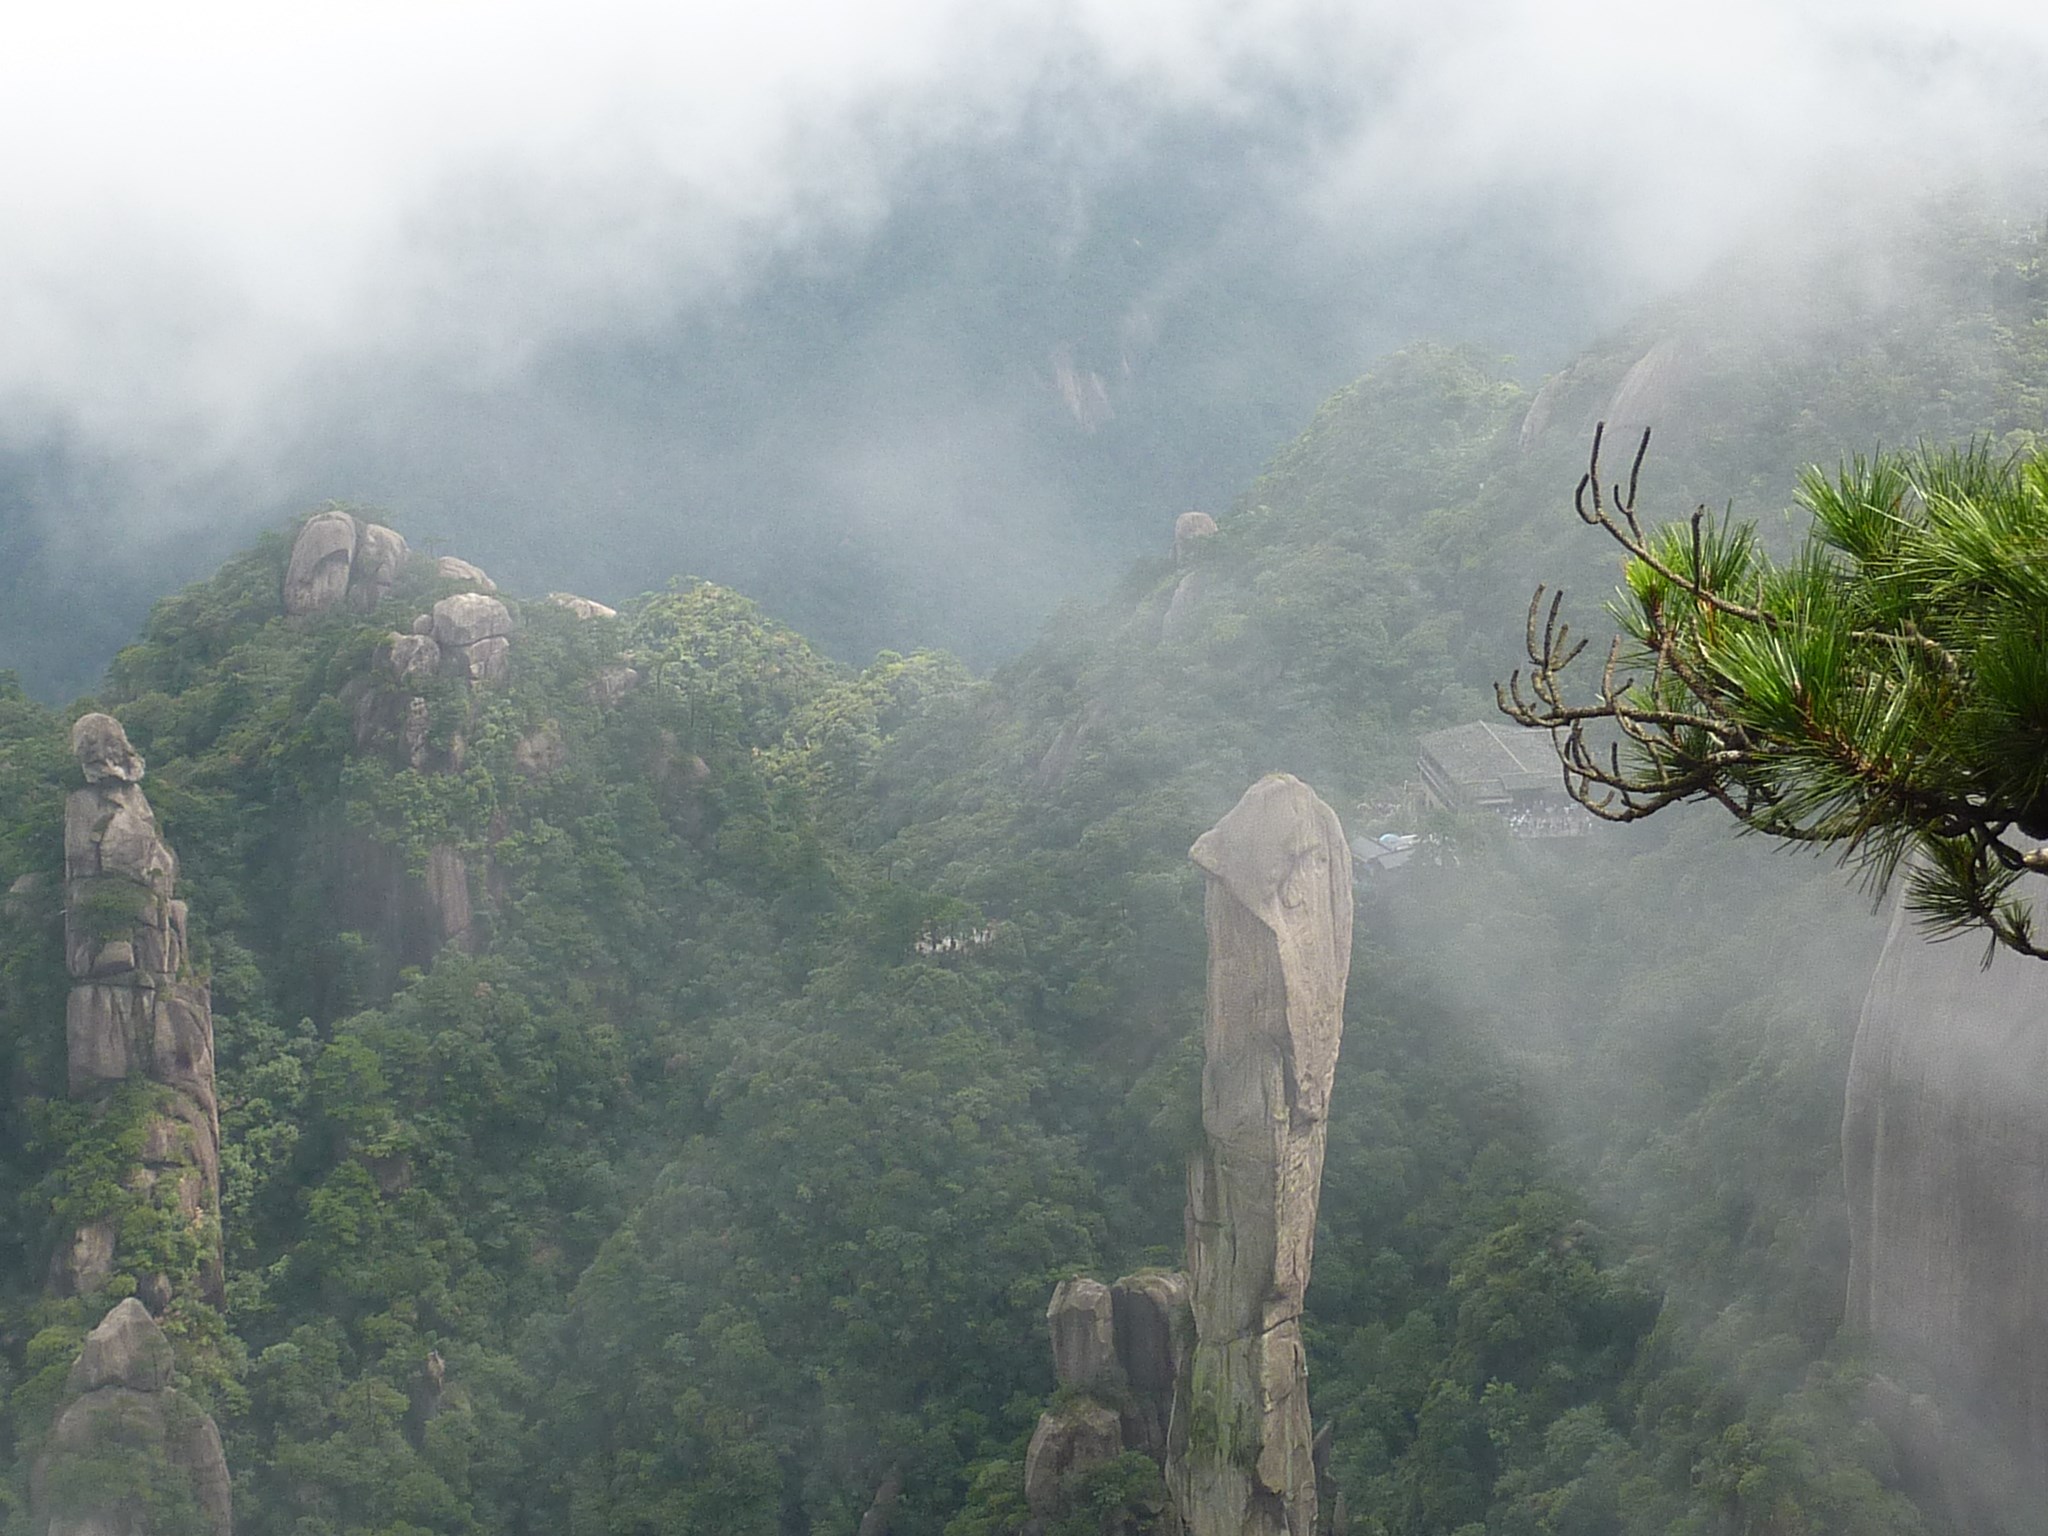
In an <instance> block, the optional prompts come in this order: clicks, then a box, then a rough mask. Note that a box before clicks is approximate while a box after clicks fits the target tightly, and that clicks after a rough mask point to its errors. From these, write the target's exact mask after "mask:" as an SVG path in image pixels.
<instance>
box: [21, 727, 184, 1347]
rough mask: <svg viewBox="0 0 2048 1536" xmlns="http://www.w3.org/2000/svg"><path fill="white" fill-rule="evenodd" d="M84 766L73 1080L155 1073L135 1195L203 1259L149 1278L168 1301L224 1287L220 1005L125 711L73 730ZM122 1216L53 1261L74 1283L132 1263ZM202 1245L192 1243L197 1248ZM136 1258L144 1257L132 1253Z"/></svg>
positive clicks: (69, 1032)
mask: <svg viewBox="0 0 2048 1536" xmlns="http://www.w3.org/2000/svg"><path fill="white" fill-rule="evenodd" d="M71 748H72V751H73V752H74V753H75V754H76V756H77V758H78V766H79V768H80V769H81V771H83V773H84V775H85V787H84V788H83V789H77V790H73V791H72V793H71V796H70V798H69V799H68V800H67V801H66V802H65V806H64V909H65V911H64V951H65V962H66V964H67V966H68V967H69V969H70V972H71V996H70V1000H69V1003H68V1005H67V1008H66V1013H65V1036H66V1045H67V1049H68V1056H69V1091H70V1094H71V1097H72V1098H74V1099H79V1100H84V1101H88V1102H97V1103H104V1102H107V1101H109V1100H111V1099H113V1098H114V1096H115V1095H116V1094H117V1093H118V1092H120V1091H121V1090H122V1089H124V1088H125V1087H127V1086H129V1085H130V1084H137V1083H139V1084H143V1085H147V1086H146V1089H145V1092H146V1096H147V1097H146V1102H145V1105H144V1109H143V1114H144V1122H143V1135H142V1146H141V1150H140V1156H139V1158H138V1161H137V1162H136V1164H135V1166H134V1168H133V1169H132V1170H131V1171H130V1172H129V1174H128V1175H127V1178H126V1184H127V1187H128V1190H129V1192H130V1193H131V1194H133V1195H135V1196H137V1197H139V1198H141V1199H144V1200H147V1201H149V1202H150V1203H151V1204H153V1205H155V1206H156V1207H157V1208H158V1209H159V1210H161V1211H164V1212H165V1213H167V1214H169V1215H171V1218H172V1220H173V1221H174V1222H176V1223H182V1224H183V1227H184V1229H185V1231H186V1232H189V1234H190V1235H191V1237H192V1238H193V1240H194V1241H195V1243H196V1246H197V1260H196V1262H195V1263H192V1264H190V1265H184V1264H180V1265H178V1266H176V1267H177V1268H179V1269H180V1270H182V1273H178V1274H173V1273H171V1272H170V1271H169V1269H167V1268H158V1269H151V1270H149V1271H148V1272H145V1273H140V1274H138V1275H137V1276H136V1280H137V1286H138V1293H139V1294H140V1296H141V1297H142V1299H143V1301H144V1302H146V1303H147V1304H148V1306H149V1307H150V1309H151V1310H152V1311H155V1312H159V1313H160V1312H162V1311H163V1310H164V1308H165V1307H167V1306H168V1305H169V1304H170V1302H171V1299H172V1296H173V1294H174V1293H177V1292H178V1291H180V1290H186V1291H190V1290H194V1289H196V1291H197V1292H198V1295H199V1297H200V1298H201V1299H203V1300H205V1301H208V1302H212V1303H215V1304H218V1303H219V1302H220V1299H221V1287H222V1271H221V1243H220V1107H219V1103H218V1100H217V1099H216V1097H215V1093H214V1075H213V1007H212V1000H211V998H210V997H209V995H208V991H207V987H206V984H205V983H204V982H200V981H195V980H193V979H192V977H191V974H190V970H189V967H188V966H187V964H186V953H185V904H184V903H183V902H182V901H179V900H177V899H175V896H174V894H173V893H174V891H175V888H176V885H177V877H178V861H177V858H176V856H175V855H173V854H172V852H171V850H170V848H169V846H168V845H167V844H166V843H165V842H164V840H163V839H162V838H161V837H160V836H158V835H157V828H156V817H155V814H154V813H153V812H152V811H151V810H150V805H149V800H148V798H147V797H146V796H145V795H144V794H143V792H142V773H143V761H142V758H141V757H140V756H139V755H138V754H137V753H136V751H135V749H134V748H133V747H132V746H130V745H129V742H128V736H127V733H126V732H125V731H123V730H122V728H121V722H120V721H118V720H116V719H115V718H114V717H113V716H112V715H100V714H94V715H86V716H84V717H83V718H81V719H80V720H79V721H78V723H77V724H76V725H74V726H73V727H72V728H71ZM120 1227H121V1222H120V1220H119V1218H118V1216H115V1215H108V1216H104V1217H101V1218H100V1219H98V1220H96V1221H93V1222H90V1223H88V1224H87V1225H86V1226H84V1227H82V1228H80V1229H79V1230H78V1231H77V1232H76V1233H74V1234H73V1235H72V1238H71V1240H70V1242H69V1244H68V1245H67V1246H65V1247H64V1248H61V1249H60V1250H59V1251H58V1253H57V1254H56V1256H55V1257H54V1259H53V1260H52V1262H51V1266H50V1269H51V1273H50V1279H51V1284H52V1286H53V1288H54V1289H55V1290H56V1291H57V1292H58V1293H59V1294H61V1295H79V1294H85V1293H88V1292H91V1291H95V1290H98V1289H99V1288H100V1287H101V1286H102V1285H104V1284H105V1283H106V1282H107V1280H108V1279H109V1278H110V1277H111V1276H112V1275H113V1274H114V1272H115V1270H116V1268H117V1267H119V1266H121V1264H122V1261H123V1259H124V1255H122V1254H120V1253H118V1252H117V1249H118V1247H119V1232H120ZM181 1246H182V1245H181ZM187 1251H188V1252H189V1251H190V1249H189V1247H188V1248H187ZM127 1257H129V1258H130V1260H131V1262H132V1256H127Z"/></svg>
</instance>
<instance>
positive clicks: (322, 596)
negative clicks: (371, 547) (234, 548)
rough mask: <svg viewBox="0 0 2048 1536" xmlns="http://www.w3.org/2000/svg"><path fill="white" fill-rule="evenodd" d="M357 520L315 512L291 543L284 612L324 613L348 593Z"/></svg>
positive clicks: (344, 514)
mask: <svg viewBox="0 0 2048 1536" xmlns="http://www.w3.org/2000/svg"><path fill="white" fill-rule="evenodd" d="M357 534H358V529H357V526H356V520H355V519H354V518H353V517H350V516H349V515H348V513H346V512H316V513H314V514H313V515H312V516H311V517H309V518H307V519H306V521H305V523H304V525H303V526H302V527H301V528H300V529H299V536H298V538H296V539H295V540H293V541H292V553H291V560H290V562H289V563H288V564H287V565H286V567H285V573H284V611H285V612H286V613H288V614H292V615H294V616H303V615H307V614H315V613H325V612H326V611H327V610H328V609H329V608H332V607H333V606H334V605H335V604H336V603H338V602H340V601H341V600H342V598H343V596H344V595H345V594H346V593H347V592H348V584H349V575H350V573H351V571H352V570H353V568H354V566H355V558H356V538H357Z"/></svg>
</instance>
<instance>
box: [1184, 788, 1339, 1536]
mask: <svg viewBox="0 0 2048 1536" xmlns="http://www.w3.org/2000/svg"><path fill="white" fill-rule="evenodd" d="M1190 857H1191V858H1192V859H1193V860H1194V862H1195V864H1196V865H1197V866H1198V867H1199V868H1200V869H1201V870H1202V873H1203V874H1204V875H1205V876H1206V877H1207V880H1208V890H1207V896H1206V900H1205V907H1204V910H1205V915H1206V920H1207V925H1208V933H1209V997H1208V1013H1207V1019H1206V1023H1205V1025H1204V1032H1203V1043H1204V1048H1205V1061H1204V1065H1203V1069H1202V1130H1203V1145H1202V1147H1201V1149H1200V1150H1199V1151H1197V1152H1196V1153H1195V1155H1194V1156H1193V1157H1192V1158H1191V1159H1190V1161H1189V1166H1188V1204H1187V1247H1188V1273H1189V1281H1190V1286H1191V1290H1192V1295H1191V1301H1192V1308H1193V1314H1194V1348H1193V1355H1192V1358H1191V1359H1190V1360H1189V1361H1188V1363H1187V1370H1186V1381H1185V1384H1184V1388H1183V1391H1182V1393H1181V1402H1182V1405H1183V1407H1184V1411H1177V1412H1176V1413H1175V1415H1174V1419H1173V1423H1172V1426H1171V1430H1170V1436H1169V1445H1168V1448H1167V1483H1168V1486H1169V1487H1170V1488H1171V1489H1172V1492H1173V1495H1174V1500H1175V1503H1176V1505H1177V1506H1178V1509H1179V1511H1180V1518H1181V1519H1182V1521H1183V1522H1184V1523H1185V1526H1186V1528H1187V1529H1188V1530H1189V1531H1190V1532H1192V1533H1193V1536H1311V1533H1313V1532H1314V1531H1315V1529H1316V1478H1315V1466H1314V1457H1313V1436H1312V1434H1311V1432H1310V1425H1309V1412H1308V1366H1307V1359H1306V1356H1305V1355H1304V1353H1303V1350H1302V1342H1301V1308H1302V1299H1303V1296H1304V1294H1305V1293H1306V1291H1307V1289H1308V1279H1309V1264H1310V1259H1311V1257H1312V1254H1313V1250H1314V1242H1315V1225H1316V1206H1317V1201H1318V1199H1319V1196H1320V1193H1321V1185H1322V1173H1323V1145H1324V1137H1325V1133H1326V1129H1327V1122H1328V1114H1329V1103H1330V1088H1331V1084H1332V1081H1333V1080H1334V1077H1335V1074H1336V1066H1337V1047H1338V1042H1339V1039H1340V1037H1341V1035H1342V1032H1343V1017H1344V987H1345V981H1346V978H1347V976H1348V974H1349V971H1350V966H1351V881H1350V859H1349V853H1348V851H1347V848H1346V844H1345V841H1344V830H1343V828H1342V827H1341V826H1340V825H1339V824H1338V821H1337V815H1336V812H1334V811H1332V810H1331V809H1330V808H1329V806H1327V805H1325V804H1324V803H1323V802H1322V801H1321V800H1320V799H1318V798H1317V797H1316V795H1315V793H1314V792H1313V791H1312V790H1310V789H1309V787H1308V786H1307V785H1306V784H1303V783H1302V782H1301V781H1300V780H1299V779H1296V778H1293V777H1291V776H1289V775H1286V774H1273V775H1269V776H1268V777H1266V778H1264V779H1261V780H1260V781H1259V782H1258V783H1257V784H1254V785H1253V786H1252V787H1251V788H1250V789H1249V790H1247V791H1246V792H1245V795H1244V798H1243V799H1242V800H1240V801H1239V802H1238V804H1237V805H1236V807H1235V808H1234V809H1233V810H1232V811H1231V812H1230V814H1229V815H1227V816H1225V817H1224V818H1223V819H1222V820H1221V821H1220V822H1218V823H1217V824H1216V825H1215V826H1214V827H1213V828H1211V829H1210V830H1209V831H1208V832H1206V833H1204V834H1203V835H1202V837H1201V838H1200V839H1199V840H1198V841H1197V842H1196V843H1195V846H1194V848H1193V850H1192V851H1191V853H1190Z"/></svg>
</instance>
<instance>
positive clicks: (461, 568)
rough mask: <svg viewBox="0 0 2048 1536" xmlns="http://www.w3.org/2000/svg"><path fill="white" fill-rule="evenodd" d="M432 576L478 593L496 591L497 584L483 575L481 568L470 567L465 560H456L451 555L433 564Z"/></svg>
mask: <svg viewBox="0 0 2048 1536" xmlns="http://www.w3.org/2000/svg"><path fill="white" fill-rule="evenodd" d="M434 575H435V576H436V577H438V578H439V579H440V580H442V581H459V582H461V583H462V584H463V585H464V586H467V587H474V588H475V589H476V590H477V591H479V592H495V591H497V590H498V584H497V583H496V582H495V581H493V580H491V578H490V577H488V576H486V575H485V574H484V572H483V568H482V567H481V566H475V565H471V564H470V563H469V562H468V561H467V560H458V559H456V558H455V556H453V555H443V556H441V557H440V559H438V560H436V561H435V562H434Z"/></svg>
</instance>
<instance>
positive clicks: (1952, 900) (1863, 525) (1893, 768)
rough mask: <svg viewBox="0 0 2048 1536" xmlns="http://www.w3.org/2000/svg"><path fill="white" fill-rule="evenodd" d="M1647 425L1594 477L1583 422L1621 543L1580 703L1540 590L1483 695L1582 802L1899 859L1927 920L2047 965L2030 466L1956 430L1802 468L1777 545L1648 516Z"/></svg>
mask: <svg viewBox="0 0 2048 1536" xmlns="http://www.w3.org/2000/svg"><path fill="white" fill-rule="evenodd" d="M1648 442H1649V438H1648V434H1647V433H1646V434H1644V438H1643V442H1642V446H1641V447H1640V448H1639V449H1638V451H1637V454H1636V458H1635V462H1634V465H1633V466H1632V468H1631V471H1630V474H1629V477H1628V480H1627V482H1626V484H1621V483H1617V484H1614V485H1612V486H1605V487H1603V484H1602V481H1601V475H1600V464H1599V453H1600V434H1599V433H1596V434H1595V438H1594V447H1593V457H1592V463H1591V466H1590V468H1589V470H1588V473H1587V475H1586V476H1585V478H1584V479H1583V480H1582V481H1581V482H1580V487H1579V494H1578V497H1577V507H1578V511H1579V515H1580V517H1581V518H1582V519H1583V520H1584V521H1585V522H1586V523H1588V524H1589V525H1590V526H1594V527H1598V528H1600V529H1602V530H1603V531H1605V532H1606V533H1607V534H1608V535H1609V536H1610V537H1611V538H1613V539H1614V540H1615V541H1616V542H1617V543H1618V544H1620V545H1621V547H1622V548H1623V550H1624V552H1625V555H1626V560H1625V564H1624V568H1623V582H1622V586H1621V587H1620V589H1619V590H1618V591H1617V592H1616V594H1615V597H1614V599H1613V601H1612V602H1611V603H1610V605H1609V612H1610V613H1611V614H1612V615H1613V617H1614V619H1615V621H1616V623H1617V625H1618V627H1619V630H1620V633H1619V634H1618V635H1617V636H1616V637H1615V639H1614V641H1613V643H1612V645H1611V646H1610V648H1609V651H1608V656H1607V663H1606V666H1605V668H1604V670H1603V672H1602V675H1601V681H1600V684H1599V686H1598V688H1597V689H1596V691H1595V693H1594V697H1593V699H1592V700H1591V701H1590V702H1589V703H1584V704H1573V703H1570V702H1568V701H1567V698H1566V695H1565V692H1564V686H1563V675H1564V672H1565V669H1566V668H1567V667H1568V666H1570V664H1571V663H1572V662H1573V661H1574V660H1575V659H1576V658H1577V657H1578V656H1579V655H1580V654H1581V652H1582V651H1583V650H1584V648H1585V642H1584V641H1583V640H1575V639H1574V638H1573V637H1572V635H1571V633H1570V629H1569V626H1567V625H1565V624H1563V623H1561V622H1560V618H1559V614H1560V607H1561V603H1560V596H1559V595H1550V601H1549V604H1548V606H1547V610H1546V605H1545V601H1544V600H1545V597H1546V595H1549V594H1547V593H1546V589H1545V588H1542V587H1539V588H1538V589H1537V592H1536V597H1535V600H1534V601H1533V602H1532V603H1531V605H1530V610H1529V632H1528V650H1529V658H1530V662H1531V668H1530V671H1529V672H1528V674H1527V676H1526V678H1525V677H1524V674H1523V673H1522V672H1520V671H1518V672H1516V673H1515V675H1514V676H1513V677H1512V678H1510V680H1509V682H1508V683H1507V684H1506V685H1505V686H1504V687H1502V688H1501V689H1499V695H1500V705H1501V708H1502V709H1503V710H1504V711H1505V712H1506V713H1507V714H1508V715H1509V716H1510V717H1511V718H1513V719H1515V720H1517V721H1518V722H1520V723H1521V724H1523V725H1527V726H1531V727H1536V728H1541V729H1546V730H1549V731H1550V732H1551V734H1552V740H1553V742H1554V743H1555V745H1556V747H1557V751H1558V756H1559V759H1560V761H1561V763H1562V764H1563V767H1564V773H1565V782H1566V786H1567V788H1568V789H1569V790H1570V792H1571V793H1572V795H1573V796H1574V798H1576V799H1577V800H1578V801H1579V802H1580V803H1581V804H1582V805H1584V806H1585V807H1586V808H1587V809H1588V810H1590V811H1591V812H1593V814H1595V815H1597V816H1600V817H1603V818H1605V819H1607V820H1613V821H1634V820H1639V819H1641V818H1642V817H1645V816H1648V815H1652V814H1654V813H1656V812H1657V811H1659V810H1662V809H1663V808H1665V807H1666V806H1669V805H1672V804H1676V803H1678V802H1680V801H1684V800H1692V799H1701V798H1705V799H1712V800H1715V801H1718V802H1719V803H1721V804H1722V805H1723V806H1725V807H1726V808H1727V809H1728V810H1729V811H1731V812H1732V813H1733V814H1734V815H1735V816H1736V817H1737V819H1738V820H1739V821H1741V822H1742V824H1743V825H1744V826H1745V827H1746V828H1749V829H1753V830H1755V831H1758V832H1762V833H1765V834H1768V835H1770V836H1773V837H1777V838H1782V839H1786V840H1789V841H1794V842H1804V843H1815V844H1822V845H1830V846H1833V847H1836V848H1838V849H1839V850H1840V851H1841V852H1842V854H1843V856H1844V857H1845V858H1846V859H1847V860H1849V861H1850V862H1851V863H1853V864H1855V865H1856V866H1858V868H1859V869H1860V870H1861V872H1862V873H1863V874H1864V875H1865V876H1866V877H1867V878H1868V879H1869V880H1870V881H1871V882H1872V883H1873V884H1874V885H1876V886H1878V887H1880V888H1881V887H1883V886H1884V885H1886V884H1888V883H1889V882H1890V881H1891V880H1892V879H1893V878H1894V877H1895V876H1896V875H1897V874H1898V873H1899V872H1900V870H1901V869H1902V868H1903V869H1904V871H1905V879H1906V881H1907V898H1908V901H1909V903H1910V905H1911V907H1912V909H1913V910H1914V911H1915V912H1916V913H1917V914H1918V915H1919V916H1920V917H1921V918H1922V919H1923V920H1924V921H1925V922H1926V923H1927V924H1928V925H1929V926H1930V927H1931V928H1932V929H1933V930H1934V931H1935V932H1937V933H1939V934H1943V935H1948V934H1956V933H1961V932H1964V931H1967V930H1972V929H1974V930H1978V931H1984V932H1988V933H1989V934H1990V935H1991V937H1992V939H1993V940H1994V942H1995V944H2002V945H2005V946H2006V947H2008V948H2010V949H2013V950H2016V951H2018V952H2020V953H2023V954H2028V955H2033V956H2035V957H2037V958H2048V945H2044V944H2043V943H2041V942H2038V941H2037V933H2038V925H2037V922H2036V919H2035V916H2034V911H2033V905H2032V903H2031V902H2030V901H2029V900H2028V899H2027V898H2026V896H2025V894H2024V892H2023V891H2022V889H2021V882H2022V881H2023V879H2024V878H2025V877H2026V876H2027V875H2029V874H2040V873H2044V872H2048V849H2044V848H2042V847H2041V846H2040V845H2041V843H2042V842H2043V841H2044V840H2048V460H2044V459H2042V458H2039V457H2033V456H2022V457H2014V458H2004V457H1999V456H1997V455H1994V454H1993V453H1992V452H1990V451H1989V450H1988V449H1987V448H1985V447H1984V446H1982V445H1975V444H1973V445H1972V446H1970V447H1967V448H1963V449H1958V450H1949V451H1924V450H1923V451H1920V452H1917V453H1900V454H1882V455H1877V456H1873V457H1870V458H1857V459H1854V460H1851V461H1849V462H1847V463H1845V464H1844V465H1842V466H1841V467H1840V468H1839V469H1838V470H1837V471H1836V472H1835V473H1833V474H1832V475H1830V474H1826V473H1823V472H1821V471H1818V470H1814V471H1809V472H1808V474H1807V475H1806V476H1805V477H1804V478H1803V480H1802V482H1801V486H1800V491H1799V497H1798V500H1799V504H1800V505H1801V506H1802V507H1804V508H1805V509H1806V510H1807V511H1808V512H1809V513H1811V515H1812V522H1811V525H1810V528H1809V529H1808V531H1807V533H1806V536H1805V538H1804V541H1803V543H1802V544H1801V546H1800V547H1799V548H1798V550H1797V551H1796V552H1795V553H1794V554H1793V555H1792V556H1791V557H1790V558H1789V559H1786V560H1783V561H1779V560H1774V559H1772V558H1771V557H1770V556H1769V555H1768V554H1767V553H1766V552H1765V550H1764V548H1763V546H1762V544H1761V542H1760V541H1759V539H1758V537H1757V533H1756V528H1755V525H1754V524H1751V523H1740V522H1736V521H1734V520H1732V519H1730V518H1728V517H1725V516H1724V517H1721V518H1714V517H1711V516H1709V515H1708V514H1707V512H1706V510H1705V509H1704V508H1701V509H1700V510H1698V511H1696V512H1695V513H1694V514H1693V515H1692V517H1691V518H1690V519H1688V520H1686V521H1684V522H1678V523H1670V524H1665V525H1663V526H1660V527H1657V528H1654V529H1650V530H1647V531H1646V530H1645V528H1644V527H1643V525H1642V524H1641V522H1640V521H1639V520H1638V518H1637V514H1636V489H1637V480H1638V477H1639V475H1640V471H1641V466H1642V460H1643V454H1644V452H1645V451H1646V450H1647V447H1648ZM1987 962H1988V954H1987Z"/></svg>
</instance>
